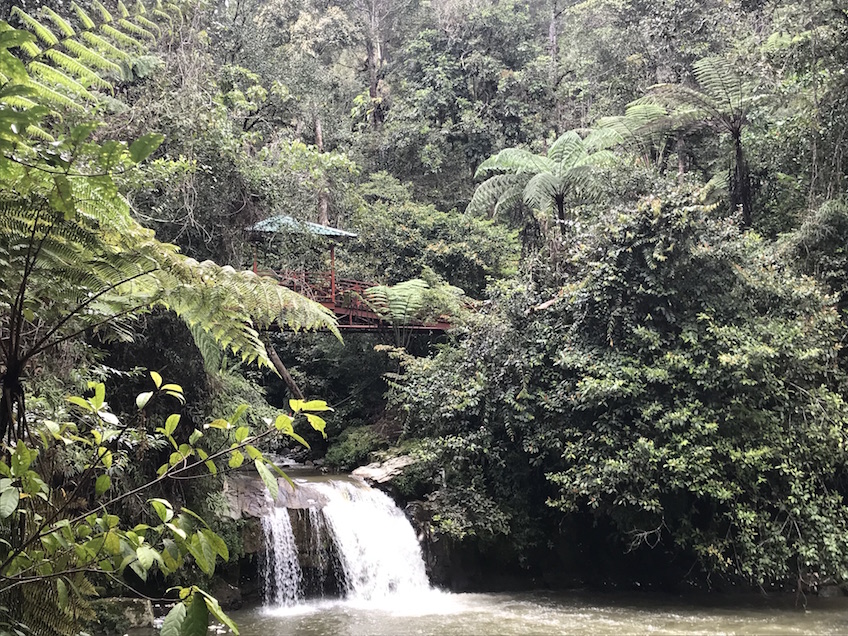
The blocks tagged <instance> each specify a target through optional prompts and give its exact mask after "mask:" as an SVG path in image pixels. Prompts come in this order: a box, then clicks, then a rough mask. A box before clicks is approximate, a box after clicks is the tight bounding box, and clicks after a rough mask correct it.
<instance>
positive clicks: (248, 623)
mask: <svg viewBox="0 0 848 636" xmlns="http://www.w3.org/2000/svg"><path fill="white" fill-rule="evenodd" d="M232 616H233V618H234V619H235V620H236V621H237V622H238V624H239V627H240V631H241V636H404V635H406V634H410V635H412V634H415V635H421V636H430V635H432V636H529V635H531V634H532V635H554V634H592V635H594V634H615V635H617V636H624V635H625V634H815V635H821V634H848V599H845V598H839V599H818V598H813V599H809V600H808V606H807V609H806V610H804V609H801V608H798V607H796V606H795V603H794V598H789V597H783V596H782V597H773V598H769V599H766V598H760V597H751V598H745V599H740V598H739V597H734V596H727V597H725V596H712V595H711V596H706V597H698V598H687V599H679V598H676V597H670V596H663V595H654V594H618V593H610V594H600V595H590V594H585V593H580V592H571V593H568V592H566V593H519V594H512V593H510V594H448V593H441V592H428V593H425V594H419V595H416V596H414V597H411V598H400V597H396V598H393V599H385V600H384V601H382V602H379V603H369V602H356V601H347V600H321V601H313V602H304V603H302V604H299V605H295V606H292V607H285V608H275V609H271V608H257V609H253V610H242V611H238V612H233V613H232Z"/></svg>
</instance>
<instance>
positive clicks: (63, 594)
mask: <svg viewBox="0 0 848 636" xmlns="http://www.w3.org/2000/svg"><path fill="white" fill-rule="evenodd" d="M56 592H57V593H58V594H59V609H65V608H67V607H68V586H67V584H66V583H65V582H64V581H63V580H62V579H56Z"/></svg>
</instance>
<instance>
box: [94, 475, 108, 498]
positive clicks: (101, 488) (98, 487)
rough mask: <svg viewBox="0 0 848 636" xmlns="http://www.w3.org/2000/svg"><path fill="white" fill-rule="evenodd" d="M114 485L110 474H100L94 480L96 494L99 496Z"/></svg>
mask: <svg viewBox="0 0 848 636" xmlns="http://www.w3.org/2000/svg"><path fill="white" fill-rule="evenodd" d="M111 487H112V478H111V477H109V475H100V477H98V478H97V481H96V482H94V495H95V496H96V497H99V496H100V495H102V494H103V493H104V492H106V491H107V490H109V489H110V488H111Z"/></svg>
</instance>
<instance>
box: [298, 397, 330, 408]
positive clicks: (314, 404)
mask: <svg viewBox="0 0 848 636" xmlns="http://www.w3.org/2000/svg"><path fill="white" fill-rule="evenodd" d="M300 410H301V411H332V410H333V409H332V408H331V407H329V406H327V403H326V402H325V401H324V400H309V401H308V402H303V403H302V404H301V405H300Z"/></svg>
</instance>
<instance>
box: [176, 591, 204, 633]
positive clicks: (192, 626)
mask: <svg viewBox="0 0 848 636" xmlns="http://www.w3.org/2000/svg"><path fill="white" fill-rule="evenodd" d="M208 629H209V609H208V608H207V607H206V602H205V600H204V599H203V597H201V596H200V595H199V594H197V593H195V594H192V597H191V604H190V605H189V606H188V610H187V611H186V617H185V620H184V621H183V624H182V632H181V634H180V636H206V633H207V630H208Z"/></svg>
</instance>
